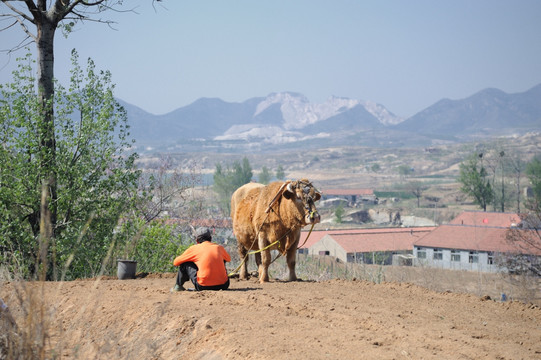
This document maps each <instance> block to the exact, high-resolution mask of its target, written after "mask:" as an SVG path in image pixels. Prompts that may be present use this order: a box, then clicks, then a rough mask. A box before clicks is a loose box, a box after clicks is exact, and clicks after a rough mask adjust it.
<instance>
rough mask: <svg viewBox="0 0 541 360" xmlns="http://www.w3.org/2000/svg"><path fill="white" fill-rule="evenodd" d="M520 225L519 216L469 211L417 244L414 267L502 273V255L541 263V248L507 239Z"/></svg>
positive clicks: (415, 245) (414, 252)
mask: <svg viewBox="0 0 541 360" xmlns="http://www.w3.org/2000/svg"><path fill="white" fill-rule="evenodd" d="M520 226H521V219H520V217H519V216H518V214H514V213H496V212H481V211H465V212H463V213H462V214H460V215H459V216H457V217H456V218H455V219H453V220H452V221H451V222H450V223H449V224H444V225H440V226H438V227H437V228H436V229H435V230H434V231H432V232H431V233H429V234H427V235H426V236H424V237H423V238H421V239H419V240H418V241H416V242H415V243H414V248H413V254H414V256H415V261H414V265H415V266H428V267H437V268H443V269H456V270H470V271H482V272H498V271H501V270H502V267H501V264H500V265H499V264H498V257H500V256H501V255H502V254H526V253H527V254H529V255H534V257H537V260H535V261H538V260H539V259H541V249H539V248H537V249H535V248H531V247H527V246H517V244H513V243H511V242H510V241H508V240H507V238H506V237H507V233H508V231H509V229H510V228H511V227H520ZM524 231H527V230H524Z"/></svg>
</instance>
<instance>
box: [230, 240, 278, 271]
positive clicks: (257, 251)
mask: <svg viewBox="0 0 541 360" xmlns="http://www.w3.org/2000/svg"><path fill="white" fill-rule="evenodd" d="M279 241H280V240H276V241H275V242H273V243H272V244H269V245H267V246H265V247H264V248H263V249H259V250H253V251H249V252H247V253H246V256H245V257H244V259H243V260H242V262H241V263H240V265H239V266H237V268H236V269H235V270H233V271H232V272H230V273H229V274H228V275H227V276H233V275H235V274H236V273H237V272H238V271H239V269H240V267H241V266H242V265H243V264H244V263H245V262H246V258H248V255H253V254H257V253H259V252H262V251H265V250H267V249H268V248H270V247H271V246H273V245H275V244H277V243H278V242H279Z"/></svg>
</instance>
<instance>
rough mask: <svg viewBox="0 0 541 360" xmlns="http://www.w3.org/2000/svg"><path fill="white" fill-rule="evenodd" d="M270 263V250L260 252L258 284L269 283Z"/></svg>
mask: <svg viewBox="0 0 541 360" xmlns="http://www.w3.org/2000/svg"><path fill="white" fill-rule="evenodd" d="M270 263H271V254H270V250H265V251H262V252H261V265H259V282H260V283H261V284H263V283H264V282H269V266H270Z"/></svg>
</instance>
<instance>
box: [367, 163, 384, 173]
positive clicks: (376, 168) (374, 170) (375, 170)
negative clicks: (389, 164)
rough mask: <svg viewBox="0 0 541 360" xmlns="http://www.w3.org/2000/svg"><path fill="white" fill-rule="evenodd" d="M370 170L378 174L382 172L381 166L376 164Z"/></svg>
mask: <svg viewBox="0 0 541 360" xmlns="http://www.w3.org/2000/svg"><path fill="white" fill-rule="evenodd" d="M370 170H372V172H375V173H377V172H378V171H380V170H381V166H380V165H379V164H378V163H374V164H372V166H371V167H370Z"/></svg>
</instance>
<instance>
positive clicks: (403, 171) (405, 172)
mask: <svg viewBox="0 0 541 360" xmlns="http://www.w3.org/2000/svg"><path fill="white" fill-rule="evenodd" d="M397 171H398V174H399V175H400V176H401V177H402V178H405V177H407V176H409V175H411V173H412V172H413V170H412V167H411V166H409V165H400V166H399V167H398V169H397Z"/></svg>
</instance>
